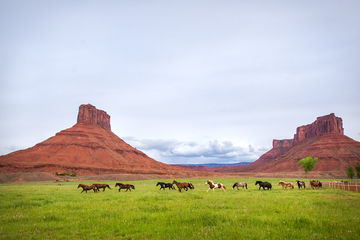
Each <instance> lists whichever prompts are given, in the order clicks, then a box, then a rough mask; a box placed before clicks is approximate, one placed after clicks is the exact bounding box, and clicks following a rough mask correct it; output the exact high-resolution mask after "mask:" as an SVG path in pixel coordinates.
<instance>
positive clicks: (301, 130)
mask: <svg viewBox="0 0 360 240" xmlns="http://www.w3.org/2000/svg"><path fill="white" fill-rule="evenodd" d="M328 133H335V134H341V135H344V128H343V126H342V119H341V118H339V117H335V115H334V113H331V114H329V115H326V116H322V117H318V118H317V119H316V121H315V122H313V123H311V124H308V125H305V126H301V127H298V128H297V129H296V134H295V135H294V143H295V144H296V143H299V142H301V141H304V140H305V139H308V138H312V137H320V136H322V135H324V134H328Z"/></svg>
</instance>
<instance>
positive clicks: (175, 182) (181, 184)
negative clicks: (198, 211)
mask: <svg viewBox="0 0 360 240" xmlns="http://www.w3.org/2000/svg"><path fill="white" fill-rule="evenodd" d="M172 184H175V185H176V186H177V187H178V189H179V192H181V189H185V191H187V190H188V189H189V188H190V189H194V185H192V184H191V185H190V183H187V182H183V183H180V182H177V181H175V180H174V181H173V182H172ZM190 186H191V187H190Z"/></svg>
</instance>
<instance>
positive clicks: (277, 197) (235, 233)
mask: <svg viewBox="0 0 360 240" xmlns="http://www.w3.org/2000/svg"><path fill="white" fill-rule="evenodd" d="M205 180H206V179H191V180H190V179H188V180H181V181H191V182H193V183H194V185H195V190H192V191H188V192H181V193H180V192H178V191H170V190H166V191H159V190H158V187H155V184H156V182H157V181H158V180H148V181H131V182H128V183H132V184H134V185H135V187H136V190H135V191H133V192H120V193H119V192H118V191H117V190H116V189H114V188H113V186H114V185H115V182H111V181H108V182H106V183H108V184H110V186H111V187H112V188H113V189H112V190H108V189H107V190H106V191H105V192H100V193H93V192H88V193H87V194H85V193H82V194H80V192H81V189H77V188H76V187H77V185H78V183H75V182H67V183H62V185H58V183H24V184H8V185H0V239H307V240H308V239H359V236H360V193H356V192H349V191H342V190H337V189H330V188H324V189H322V190H310V189H307V190H301V191H300V190H298V189H294V190H282V189H281V186H278V185H277V183H278V179H266V180H267V181H270V182H271V183H272V184H273V190H271V191H263V190H261V191H259V190H258V188H257V187H256V186H255V185H254V182H255V179H246V180H245V179H243V180H242V181H246V182H248V185H249V189H248V190H239V191H237V190H232V189H231V186H232V184H233V183H234V182H235V181H239V180H240V181H241V179H216V181H217V182H223V183H224V184H225V185H226V186H227V191H226V192H221V191H219V190H215V192H211V191H209V192H206V190H207V188H208V187H207V185H205V184H204V182H205ZM165 181H167V182H170V181H171V180H165ZM291 181H292V182H294V180H291ZM122 182H123V183H126V181H122ZM83 183H85V184H90V183H92V182H83ZM307 184H308V182H307Z"/></svg>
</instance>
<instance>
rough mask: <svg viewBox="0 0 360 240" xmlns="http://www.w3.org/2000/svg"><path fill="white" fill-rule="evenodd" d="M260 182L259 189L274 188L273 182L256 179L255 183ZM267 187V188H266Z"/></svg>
mask: <svg viewBox="0 0 360 240" xmlns="http://www.w3.org/2000/svg"><path fill="white" fill-rule="evenodd" d="M258 184H259V190H260V189H261V188H263V189H264V190H266V189H267V190H269V189H270V190H271V188H272V186H271V183H269V182H262V181H256V182H255V185H258ZM265 188H266V189H265Z"/></svg>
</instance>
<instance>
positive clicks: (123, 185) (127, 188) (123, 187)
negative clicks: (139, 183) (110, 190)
mask: <svg viewBox="0 0 360 240" xmlns="http://www.w3.org/2000/svg"><path fill="white" fill-rule="evenodd" d="M117 186H119V192H120V191H121V189H126V192H127V191H129V190H130V192H131V189H134V190H135V186H134V185H132V184H123V183H116V184H115V187H117Z"/></svg>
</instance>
